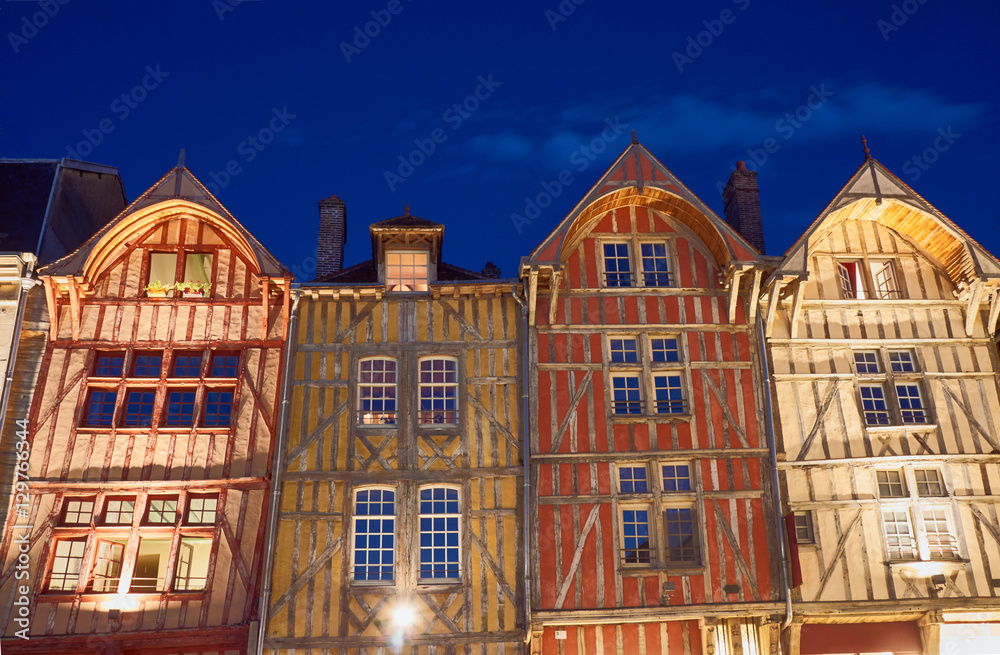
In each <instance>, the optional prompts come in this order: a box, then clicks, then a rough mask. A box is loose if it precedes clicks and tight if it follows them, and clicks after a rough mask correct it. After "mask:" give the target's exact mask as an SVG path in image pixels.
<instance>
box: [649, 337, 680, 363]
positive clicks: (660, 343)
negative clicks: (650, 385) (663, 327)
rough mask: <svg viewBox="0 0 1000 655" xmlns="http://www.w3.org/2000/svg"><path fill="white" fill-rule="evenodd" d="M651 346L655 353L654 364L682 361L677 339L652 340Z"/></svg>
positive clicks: (650, 341)
mask: <svg viewBox="0 0 1000 655" xmlns="http://www.w3.org/2000/svg"><path fill="white" fill-rule="evenodd" d="M649 346H650V350H651V351H652V353H653V361H654V362H679V361H681V357H680V350H679V349H678V347H677V339H650V340H649Z"/></svg>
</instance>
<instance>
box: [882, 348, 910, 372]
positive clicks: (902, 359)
mask: <svg viewBox="0 0 1000 655" xmlns="http://www.w3.org/2000/svg"><path fill="white" fill-rule="evenodd" d="M889 368H891V369H892V372H893V373H913V372H915V371H916V365H915V364H914V361H913V351H910V350H890V351H889Z"/></svg>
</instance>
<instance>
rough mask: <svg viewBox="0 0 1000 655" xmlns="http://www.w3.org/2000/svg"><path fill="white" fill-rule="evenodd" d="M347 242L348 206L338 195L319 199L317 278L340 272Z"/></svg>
mask: <svg viewBox="0 0 1000 655" xmlns="http://www.w3.org/2000/svg"><path fill="white" fill-rule="evenodd" d="M346 244H347V207H346V206H345V205H344V201H343V200H341V199H340V198H338V197H337V196H330V197H329V198H325V199H323V200H320V201H319V248H318V251H317V254H316V279H317V280H319V279H322V278H324V277H326V276H328V275H333V274H334V273H339V272H340V269H342V268H343V267H344V246H345V245H346Z"/></svg>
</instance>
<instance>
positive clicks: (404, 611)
mask: <svg viewBox="0 0 1000 655" xmlns="http://www.w3.org/2000/svg"><path fill="white" fill-rule="evenodd" d="M415 618H416V612H414V611H413V607H412V606H411V605H410V604H409V603H400V604H398V605H396V609H395V611H394V612H393V620H394V621H395V622H396V625H398V626H400V627H406V626H408V625H411V624H412V623H413V620H414V619H415Z"/></svg>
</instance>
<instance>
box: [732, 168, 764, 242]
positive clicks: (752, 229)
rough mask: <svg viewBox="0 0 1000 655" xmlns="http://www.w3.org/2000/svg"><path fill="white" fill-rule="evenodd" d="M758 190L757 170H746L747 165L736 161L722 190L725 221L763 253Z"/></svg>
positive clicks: (762, 231)
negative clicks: (734, 168) (734, 167)
mask: <svg viewBox="0 0 1000 655" xmlns="http://www.w3.org/2000/svg"><path fill="white" fill-rule="evenodd" d="M759 194H760V191H759V190H758V189H757V172H756V171H748V170H747V165H746V164H745V163H743V162H741V161H738V162H736V170H735V171H733V174H732V175H730V176H729V182H728V183H727V184H726V188H725V189H723V191H722V201H723V203H725V209H726V222H727V223H729V226H730V227H732V228H733V229H734V230H736V231H737V232H739V233H740V235H742V236H743V238H744V239H746V240H747V242H749V243H750V245H751V246H753V247H754V248H756V249H757V251H758V252H759V253H760V254H762V255H763V254H764V224H763V221H762V220H761V216H760V197H759Z"/></svg>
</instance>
